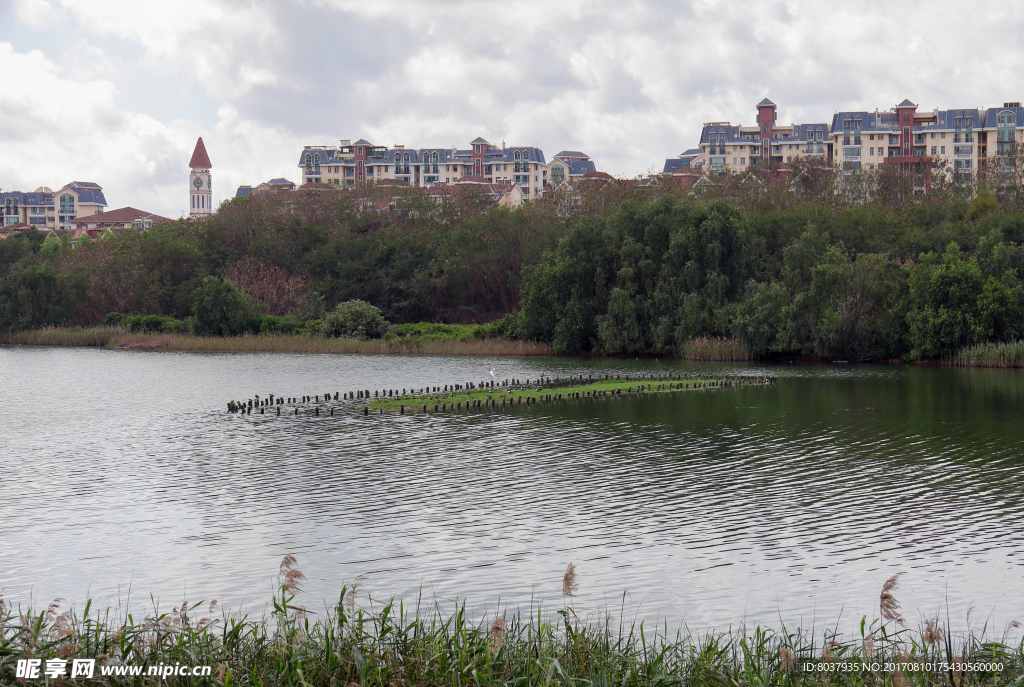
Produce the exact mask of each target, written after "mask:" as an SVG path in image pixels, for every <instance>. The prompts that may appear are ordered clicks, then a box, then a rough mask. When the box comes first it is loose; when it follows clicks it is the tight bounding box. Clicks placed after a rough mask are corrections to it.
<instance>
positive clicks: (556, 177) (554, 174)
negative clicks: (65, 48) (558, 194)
mask: <svg viewBox="0 0 1024 687" xmlns="http://www.w3.org/2000/svg"><path fill="white" fill-rule="evenodd" d="M563 181H565V167H563V166H562V165H555V166H554V167H552V168H551V183H552V184H554V185H555V186H558V185H559V184H561V183H562V182H563Z"/></svg>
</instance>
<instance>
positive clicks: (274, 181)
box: [267, 177, 294, 186]
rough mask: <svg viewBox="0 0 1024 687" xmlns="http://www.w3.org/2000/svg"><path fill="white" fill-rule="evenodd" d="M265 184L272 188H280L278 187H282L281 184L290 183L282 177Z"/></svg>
mask: <svg viewBox="0 0 1024 687" xmlns="http://www.w3.org/2000/svg"><path fill="white" fill-rule="evenodd" d="M267 183H268V184H271V185H273V186H280V185H283V184H291V183H292V182H290V181H288V180H287V179H285V178H283V177H278V178H277V179H271V180H270V181H268V182H267ZM293 185H294V184H293Z"/></svg>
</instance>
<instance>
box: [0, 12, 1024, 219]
mask: <svg viewBox="0 0 1024 687" xmlns="http://www.w3.org/2000/svg"><path fill="white" fill-rule="evenodd" d="M0 1H2V0H0ZM14 7H15V9H16V16H17V17H18V21H19V22H20V25H19V26H16V27H14V32H15V33H17V32H19V31H22V30H24V31H26V32H29V31H33V30H39V29H40V27H51V28H52V30H54V31H62V32H63V33H61V34H60V36H61V37H62V38H64V39H66V40H64V41H63V43H62V45H63V46H64V47H62V50H63V55H60V54H49V53H46V54H43V53H35V52H32V51H31V50H29V46H30V45H31V41H29V40H28V38H26V41H25V44H21V45H20V47H19V50H20V52H19V51H12V49H11V47H10V46H7V47H6V52H3V51H0V64H2V66H3V68H4V73H5V74H12V73H21V74H24V75H25V79H26V82H25V83H23V84H21V86H19V88H18V89H17V95H16V96H14V97H13V98H11V99H9V98H7V97H6V96H5V99H4V100H2V101H0V130H2V131H4V132H5V133H4V139H3V143H2V145H3V146H4V148H7V149H12V150H16V151H18V153H19V156H20V155H28V158H21V157H19V158H18V159H19V160H25V159H27V160H31V162H19V164H18V165H17V169H16V170H14V169H13V168H11V166H10V163H9V162H6V163H3V164H5V165H7V167H5V168H3V169H0V173H2V175H0V186H4V187H6V188H12V187H13V186H14V185H15V184H14V183H12V179H13V180H17V183H18V184H21V185H22V186H24V187H28V186H30V185H32V186H33V187H34V186H37V185H40V184H41V183H42V182H41V181H39V182H37V181H34V179H36V178H43V177H45V178H46V179H47V183H48V184H49V185H52V184H53V183H63V182H58V181H56V180H54V179H53V178H52V177H54V176H56V177H58V178H61V179H63V178H65V177H67V178H68V179H70V178H72V177H76V178H82V177H84V176H88V175H90V174H91V175H93V176H94V177H96V180H97V181H100V183H104V185H105V186H106V187H107V189H108V198H109V199H110V200H111V201H112V203H113V202H115V201H114V200H113V199H114V198H123V199H124V200H123V201H122V204H128V203H131V204H137V205H139V204H143V203H145V202H151V203H153V204H154V205H153V207H152V208H151V209H153V211H160V212H164V213H168V212H171V211H172V210H173V209H174V208H177V212H181V211H183V210H184V208H185V206H186V205H187V195H185V194H186V191H185V190H184V189H185V188H186V187H185V182H184V181H181V188H180V189H179V188H178V187H177V186H176V185H175V184H176V183H177V181H176V179H177V176H180V178H181V180H184V179H185V178H186V177H185V173H186V170H185V164H186V163H187V159H188V156H189V155H190V154H191V150H192V146H193V145H194V143H195V138H196V137H197V136H199V135H202V136H203V137H204V140H205V142H206V144H207V147H208V149H209V150H210V154H211V156H212V158H213V161H214V179H215V189H220V191H221V192H223V193H224V195H230V193H231V191H233V187H234V186H235V185H236V184H238V183H259V182H260V181H265V180H266V179H267V178H269V177H271V176H286V177H292V178H294V177H295V176H296V174H295V172H296V170H295V164H294V163H295V161H296V160H297V158H298V152H299V151H300V149H301V146H302V144H304V143H330V142H333V141H336V140H337V139H339V138H359V137H366V138H369V139H370V140H375V141H377V142H381V143H384V144H391V143H395V142H402V143H405V144H407V145H410V146H433V145H444V146H447V145H452V144H455V145H465V144H467V143H468V142H469V140H471V139H472V138H474V137H476V136H478V135H482V136H484V137H485V138H488V139H489V140H494V141H495V142H497V141H500V140H501V139H503V138H504V139H505V140H506V141H507V142H508V143H509V144H517V143H518V144H534V143H539V144H540V145H541V146H542V147H543V148H544V149H545V152H546V153H547V155H548V156H549V157H550V156H551V155H552V154H554V153H555V152H557V151H558V150H560V149H563V148H571V149H580V150H584V151H587V152H589V153H591V154H592V155H593V156H594V158H595V160H596V162H597V164H598V166H599V168H601V169H604V170H607V171H609V172H612V173H614V174H621V175H632V174H636V173H639V172H644V171H647V170H649V169H651V168H660V167H661V164H662V162H663V160H664V158H665V157H668V156H674V155H676V154H678V153H679V152H681V151H682V150H684V149H686V148H689V147H691V146H692V145H694V144H695V143H696V142H697V139H698V137H699V135H700V128H701V125H702V123H703V122H705V121H711V120H730V121H733V122H738V121H742V122H744V123H749V122H751V121H753V119H754V116H755V112H754V104H755V103H756V102H757V101H759V100H760V99H761V98H763V97H765V96H768V97H771V98H772V100H774V101H775V102H776V103H778V105H779V117H780V120H783V121H812V122H822V121H824V122H829V121H831V117H832V114H833V112H835V111H836V110H839V109H875V108H880V109H887V108H890V107H892V106H893V105H894V104H895V103H897V102H899V101H900V100H902V99H903V98H910V99H911V100H913V101H915V102H918V103H920V104H921V106H922V107H923V108H925V109H931V108H933V107H942V108H947V107H975V106H983V105H993V104H998V103H1000V102H1002V101H1003V100H1019V99H1020V92H1021V90H1024V89H1022V86H1024V83H1022V81H1024V79H1022V76H1021V74H1022V73H1024V69H1022V68H1024V53H1021V52H1020V51H1014V50H1012V49H1007V47H1006V46H1008V45H1013V44H1015V41H1016V38H1017V37H1018V36H1019V35H1020V33H1021V31H1022V29H1024V26H1022V25H1024V18H1022V14H1024V13H1021V12H1020V10H1019V8H1018V5H1017V4H1016V3H1014V2H1010V1H1009V0H994V2H991V3H989V5H988V6H987V9H986V12H984V13H981V14H976V15H973V16H972V19H971V21H970V22H966V21H965V22H951V17H954V16H956V11H959V8H960V6H958V5H955V4H952V3H950V4H947V5H942V4H938V3H932V4H930V5H928V6H927V7H926V8H925V7H923V6H922V5H920V3H916V2H909V1H905V2H899V1H896V2H888V3H882V2H880V1H879V2H875V1H874V0H866V2H865V3H861V4H860V5H856V6H853V5H841V4H840V5H836V4H835V3H822V2H817V1H812V0H786V1H784V2H783V1H779V0H732V1H730V2H722V1H720V0H699V1H698V0H691V1H690V2H679V1H678V0H632V1H631V2H622V1H612V0H569V1H566V2H558V3H552V2H550V0H523V1H521V2H513V3H510V2H507V1H506V0H475V1H473V2H468V1H465V0H432V1H431V2H424V1H423V0H375V1H374V2H365V1H364V0H304V1H301V2H283V1H270V0H262V1H260V0H257V1H255V2H248V1H243V0H181V2H177V3H173V4H165V3H157V2H155V1H153V0H145V1H144V0H16V3H15V5H14ZM907 26H912V27H913V32H912V34H911V35H910V36H908V35H907V34H906V33H905V29H906V27H907ZM26 35H27V34H26ZM16 38H17V36H15V37H14V39H12V40H14V42H15V43H16V42H17V40H16ZM955 45H964V46H970V50H966V49H952V47H953V46H955ZM125 46H129V47H128V48H126V47H125ZM129 48H130V49H129ZM133 51H134V54H133ZM129 62H130V63H129ZM14 68H16V69H17V70H21V71H20V72H15V71H14ZM140 74H141V76H140ZM147 74H149V75H152V76H151V78H150V79H148V80H147V79H146V78H145V75H147ZM43 88H45V90H42V89H43ZM7 92H8V93H12V92H13V91H11V90H8V91H7ZM41 92H45V93H47V94H54V93H59V94H61V97H60V98H59V99H58V100H54V99H52V98H51V97H46V98H39V97H36V96H33V95H32V94H33V93H35V94H38V93H41ZM196 93H201V94H205V95H203V96H202V97H199V96H197V95H196ZM171 105H174V107H171ZM142 112H145V114H144V115H143V114H141V113H142ZM201 123H205V124H201ZM108 151H117V154H118V156H119V160H118V161H117V163H115V162H113V161H111V160H109V159H107V158H109V155H107V156H106V157H104V154H105V153H106V152H108ZM43 153H45V155H44V154H43ZM8 159H9V158H8ZM126 160H127V161H131V162H130V164H128V163H127V162H125V161H126ZM178 161H180V162H178ZM30 171H31V174H30V173H29V172H30ZM15 172H17V174H16V175H15V176H11V175H14V174H15ZM100 174H103V175H105V178H106V181H104V179H101V178H99V175H100ZM176 175H177V176H176ZM114 182H116V183H117V184H122V186H120V187H119V188H117V189H115V188H114V186H113V183H114ZM165 196H166V197H165ZM136 199H138V200H136ZM175 214H176V213H175Z"/></svg>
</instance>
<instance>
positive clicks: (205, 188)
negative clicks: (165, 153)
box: [188, 136, 213, 219]
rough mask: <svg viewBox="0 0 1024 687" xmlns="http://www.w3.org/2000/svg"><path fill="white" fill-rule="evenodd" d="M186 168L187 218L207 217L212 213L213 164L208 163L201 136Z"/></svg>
mask: <svg viewBox="0 0 1024 687" xmlns="http://www.w3.org/2000/svg"><path fill="white" fill-rule="evenodd" d="M188 167H189V175H188V181H189V186H188V195H189V203H190V206H189V213H188V216H189V217H192V218H195V219H201V218H203V217H209V216H210V215H211V214H212V213H213V186H212V180H211V177H210V170H211V168H212V167H213V163H211V162H210V156H209V155H208V154H207V152H206V145H205V144H204V143H203V137H202V136H200V137H199V140H198V141H196V147H195V150H193V151H192V159H191V160H190V161H189V163H188Z"/></svg>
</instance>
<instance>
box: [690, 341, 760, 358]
mask: <svg viewBox="0 0 1024 687" xmlns="http://www.w3.org/2000/svg"><path fill="white" fill-rule="evenodd" d="M683 358H684V359H686V360H697V361H700V362H727V363H741V362H746V361H748V360H750V350H749V349H748V348H747V347H746V346H745V345H744V344H743V342H742V341H740V340H739V339H737V338H734V337H728V338H727V337H719V336H701V337H698V338H696V339H690V340H689V341H687V342H686V344H685V345H684V346H683Z"/></svg>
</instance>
